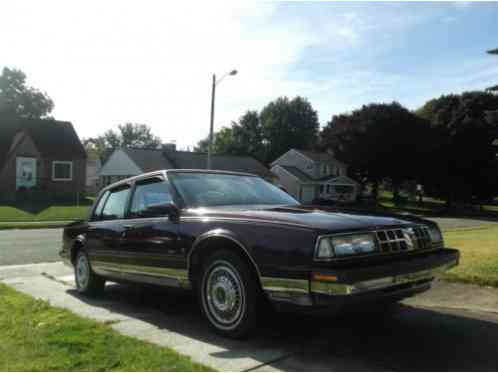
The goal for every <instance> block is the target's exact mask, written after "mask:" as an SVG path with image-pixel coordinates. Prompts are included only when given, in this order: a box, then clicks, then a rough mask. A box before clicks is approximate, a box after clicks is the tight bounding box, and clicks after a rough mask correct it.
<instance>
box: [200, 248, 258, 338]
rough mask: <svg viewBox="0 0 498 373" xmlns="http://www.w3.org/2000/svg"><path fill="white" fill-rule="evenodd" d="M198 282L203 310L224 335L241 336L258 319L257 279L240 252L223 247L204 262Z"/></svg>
mask: <svg viewBox="0 0 498 373" xmlns="http://www.w3.org/2000/svg"><path fill="white" fill-rule="evenodd" d="M200 275H201V276H200V284H198V285H199V286H197V291H198V296H199V301H200V303H201V307H202V311H203V313H204V315H205V316H206V318H207V319H208V321H209V323H210V325H211V326H212V327H213V328H214V329H215V331H216V332H217V333H219V334H221V335H224V336H227V337H232V338H239V337H242V336H243V335H245V334H247V333H248V332H249V331H250V330H251V328H252V327H253V326H254V324H255V321H256V311H257V304H258V302H259V297H258V294H259V292H258V287H257V286H258V285H257V279H256V278H254V275H253V274H252V272H251V270H250V268H249V266H248V264H247V263H246V262H245V260H244V259H242V258H241V257H240V256H238V255H237V254H235V253H233V252H231V251H228V250H220V251H218V252H216V253H214V254H213V255H212V256H211V257H209V259H208V260H207V261H206V263H205V264H204V265H203V267H202V269H201V273H200Z"/></svg>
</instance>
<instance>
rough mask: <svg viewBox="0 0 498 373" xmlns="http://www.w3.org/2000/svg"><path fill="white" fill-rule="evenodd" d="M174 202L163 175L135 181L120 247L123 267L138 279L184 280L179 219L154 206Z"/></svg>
mask: <svg viewBox="0 0 498 373" xmlns="http://www.w3.org/2000/svg"><path fill="white" fill-rule="evenodd" d="M172 202H173V200H172V197H171V193H170V190H169V185H168V183H167V182H166V181H165V180H164V179H163V178H162V177H159V176H155V177H152V178H147V179H144V180H140V181H137V182H136V183H135V187H134V191H133V196H132V199H131V203H130V209H129V212H128V214H127V216H126V221H125V222H124V231H123V235H122V239H121V248H120V251H121V255H122V257H123V260H126V263H123V264H124V266H123V268H124V270H125V271H128V273H129V275H130V276H137V280H139V281H142V282H149V283H158V284H161V285H170V286H183V285H184V284H185V281H186V279H187V272H186V262H185V256H184V253H183V251H182V249H181V247H180V245H179V242H178V222H176V221H171V220H170V219H169V217H168V216H157V213H154V210H153V209H151V207H154V206H155V205H156V206H157V205H165V204H168V203H172ZM138 277H140V278H138Z"/></svg>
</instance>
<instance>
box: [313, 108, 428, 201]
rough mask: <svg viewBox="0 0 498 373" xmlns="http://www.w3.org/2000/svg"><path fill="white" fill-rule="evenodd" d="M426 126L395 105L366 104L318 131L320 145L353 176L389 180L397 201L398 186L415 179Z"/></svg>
mask: <svg viewBox="0 0 498 373" xmlns="http://www.w3.org/2000/svg"><path fill="white" fill-rule="evenodd" d="M429 136H430V134H429V124H428V122H427V121H425V120H423V119H420V118H418V117H417V116H416V115H415V114H413V113H412V112H410V111H409V110H407V109H406V108H404V107H403V106H401V105H400V104H398V103H397V102H393V103H391V104H369V105H365V106H363V107H362V108H361V109H358V110H354V111H353V112H352V113H351V114H341V115H336V116H333V117H332V119H331V120H330V121H329V122H328V123H327V125H326V126H325V127H324V128H323V130H322V132H321V136H320V137H321V138H320V146H321V147H322V148H327V149H332V150H333V151H334V154H335V156H336V157H337V158H338V159H339V160H341V161H343V162H344V163H346V164H348V165H349V170H350V173H351V174H352V176H353V177H354V178H355V179H357V180H360V181H363V182H371V183H373V185H374V194H377V190H378V184H379V183H380V182H381V181H382V180H384V179H386V178H389V179H390V180H391V182H392V185H393V192H394V197H395V199H397V197H398V192H399V188H400V186H401V183H402V182H404V181H407V180H418V179H420V177H421V168H422V166H423V159H424V158H425V152H426V148H425V147H424V146H423V145H424V144H425V143H426V142H427V140H428V138H429Z"/></svg>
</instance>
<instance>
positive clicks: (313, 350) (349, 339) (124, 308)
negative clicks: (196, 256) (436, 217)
mask: <svg viewBox="0 0 498 373" xmlns="http://www.w3.org/2000/svg"><path fill="white" fill-rule="evenodd" d="M68 292H69V293H70V294H71V295H73V296H75V297H78V298H80V299H81V300H82V301H84V302H86V303H88V304H92V305H95V306H98V307H103V308H105V309H108V310H109V311H112V312H116V313H118V314H121V315H124V316H129V317H131V318H133V319H137V320H141V321H143V322H145V323H147V324H150V325H153V326H155V327H157V328H158V329H159V330H161V331H164V332H165V334H166V333H167V332H174V333H178V334H180V335H182V336H185V337H189V338H192V339H194V340H197V341H202V342H205V343H209V344H212V345H215V346H217V347H218V349H216V351H215V352H212V353H211V355H212V356H213V357H218V358H226V359H234V358H252V359H254V360H256V361H260V362H261V364H265V363H267V364H269V366H271V367H273V368H277V369H283V370H310V371H317V370H346V371H348V370H349V371H350V370H402V371H414V370H420V371H434V370H444V371H446V370H455V371H462V370H484V371H487V370H492V371H496V370H498V356H497V354H496V346H498V324H497V321H496V320H497V319H496V318H495V319H494V320H493V319H492V318H491V319H490V318H489V317H487V316H480V315H477V314H472V313H465V312H458V313H457V312H451V311H445V310H434V309H432V310H428V309H420V308H412V307H408V306H404V305H401V306H399V307H397V308H394V309H389V311H387V310H385V309H384V310H382V309H370V308H362V309H361V310H357V309H356V310H354V311H353V310H349V311H348V310H345V311H343V312H341V313H339V314H336V315H335V316H328V317H324V316H320V317H318V316H302V315H297V314H282V313H275V312H271V311H267V312H265V313H264V314H263V315H262V316H261V317H260V320H259V327H258V329H257V330H256V332H255V333H253V335H252V336H251V337H249V338H248V339H246V340H232V339H227V338H223V337H220V336H218V335H216V334H215V333H214V332H213V331H212V330H211V329H210V328H209V326H208V325H207V322H206V321H205V320H204V319H203V317H202V316H201V313H200V309H199V306H198V304H197V302H196V300H195V297H194V296H193V295H192V294H191V293H189V292H183V291H177V290H169V289H162V288H155V287H141V286H124V285H114V284H112V285H108V286H107V288H106V291H105V293H104V294H103V295H102V296H101V297H100V298H98V299H89V298H86V297H82V296H80V295H78V294H77V293H76V292H74V291H72V290H69V291H68ZM220 349H221V350H220Z"/></svg>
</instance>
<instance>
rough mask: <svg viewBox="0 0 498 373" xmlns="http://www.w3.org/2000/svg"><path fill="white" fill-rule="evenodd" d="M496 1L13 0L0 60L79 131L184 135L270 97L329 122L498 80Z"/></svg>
mask: <svg viewBox="0 0 498 373" xmlns="http://www.w3.org/2000/svg"><path fill="white" fill-rule="evenodd" d="M497 20H498V3H469V2H459V3H451V2H445V3H401V2H393V3H378V2H377V3H362V2H355V3H353V2H341V3H323V2H320V3H315V2H313V3H311V2H284V3H273V2H265V3H236V2H224V3H223V2H213V1H203V2H198V3H193V2H192V3H190V2H186V1H181V2H180V1H125V0H120V1H109V0H108V1H91V0H85V1H54V0H47V1H36V0H33V1H23V0H16V1H9V2H4V3H2V22H0V44H1V48H0V68H1V67H3V66H8V67H11V68H13V67H15V68H19V69H21V70H23V71H24V72H25V73H26V74H27V76H28V82H27V83H28V85H30V86H34V87H36V88H39V89H41V90H42V91H44V92H46V93H48V95H49V96H50V97H51V98H52V99H53V100H54V103H55V108H54V111H53V112H52V115H53V116H54V117H55V118H56V119H59V120H66V121H71V122H72V123H73V124H74V126H75V128H76V130H77V132H78V134H79V135H80V137H81V138H87V137H94V136H98V135H100V134H102V133H103V132H105V131H106V130H108V129H113V128H116V127H117V125H118V124H120V123H125V122H136V123H145V124H147V125H149V126H150V127H152V130H153V132H154V134H156V135H158V136H160V137H161V138H162V140H163V142H170V141H176V143H177V145H178V147H179V148H181V149H186V148H187V147H190V148H192V147H193V146H194V145H195V144H196V143H197V142H198V141H199V140H200V139H202V138H205V137H206V136H207V134H208V131H209V115H210V100H211V81H212V74H214V73H215V74H217V76H218V77H220V76H222V75H223V74H224V73H226V72H228V71H230V70H232V69H237V70H238V74H237V75H235V76H227V77H226V78H225V79H224V80H223V81H222V82H220V83H219V85H217V88H216V114H215V130H218V129H220V128H222V127H223V126H227V125H229V124H230V123H231V122H232V121H236V120H237V119H238V118H239V117H240V116H241V115H243V114H244V112H245V111H247V110H258V111H259V110H261V109H262V108H263V107H264V106H265V105H266V104H267V103H268V102H270V101H271V100H274V99H275V98H277V97H279V96H288V97H294V96H297V95H300V96H303V97H306V98H307V99H308V100H309V101H310V102H311V104H312V105H313V107H314V108H315V109H316V110H317V111H318V116H319V120H320V124H321V125H322V126H324V125H325V124H326V123H327V121H329V120H330V119H331V117H332V115H335V114H340V113H344V112H348V111H351V110H354V109H356V108H359V107H361V105H363V104H368V103H371V102H391V101H398V102H399V103H401V104H402V105H404V106H406V107H408V108H409V109H416V108H418V107H420V106H421V105H423V103H424V102H425V101H427V100H429V99H431V98H434V97H438V96H440V95H442V94H447V93H460V92H463V91H467V90H476V89H483V88H486V87H488V86H491V85H495V84H498V56H495V55H489V54H486V53H485V51H486V50H489V49H491V48H497V47H498V38H496V35H498V22H497Z"/></svg>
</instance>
